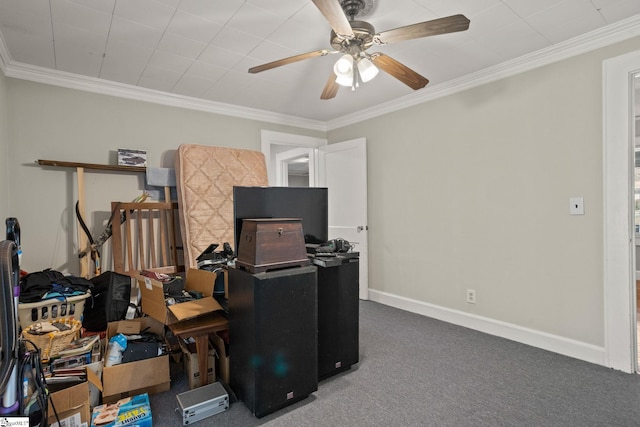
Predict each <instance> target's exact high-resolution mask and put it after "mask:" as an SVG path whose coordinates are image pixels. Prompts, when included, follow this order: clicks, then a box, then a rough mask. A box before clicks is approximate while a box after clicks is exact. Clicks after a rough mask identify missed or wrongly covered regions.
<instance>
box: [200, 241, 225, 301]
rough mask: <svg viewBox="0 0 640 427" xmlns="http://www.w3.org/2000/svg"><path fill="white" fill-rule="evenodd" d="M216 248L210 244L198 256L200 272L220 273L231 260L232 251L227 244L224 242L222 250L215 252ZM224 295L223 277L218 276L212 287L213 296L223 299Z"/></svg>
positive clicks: (216, 246)
mask: <svg viewBox="0 0 640 427" xmlns="http://www.w3.org/2000/svg"><path fill="white" fill-rule="evenodd" d="M218 246H219V245H218V244H217V243H212V244H210V245H209V246H208V247H207V249H205V250H204V251H203V252H202V253H201V254H200V255H198V257H197V258H196V261H197V266H198V268H199V269H200V270H207V271H211V272H214V273H219V272H222V269H223V268H224V266H225V265H227V263H228V262H229V261H230V260H231V259H232V258H233V249H231V245H230V244H229V242H224V243H223V245H222V248H223V249H222V250H221V251H217V252H216V249H217V248H218ZM224 294H225V293H224V275H223V274H218V276H217V277H216V281H215V283H214V286H213V296H214V297H216V298H217V297H224Z"/></svg>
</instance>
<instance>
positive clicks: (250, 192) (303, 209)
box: [233, 187, 329, 252]
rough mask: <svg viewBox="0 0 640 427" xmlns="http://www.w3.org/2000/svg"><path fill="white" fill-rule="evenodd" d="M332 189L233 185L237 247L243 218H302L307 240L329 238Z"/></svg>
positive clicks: (311, 241)
mask: <svg viewBox="0 0 640 427" xmlns="http://www.w3.org/2000/svg"><path fill="white" fill-rule="evenodd" d="M328 194H329V192H328V189H327V188H323V187H233V216H234V226H235V228H234V233H235V234H234V235H235V250H236V252H237V250H238V241H239V239H240V232H241V228H242V220H243V219H249V218H300V219H302V231H303V233H304V240H305V243H309V244H312V243H325V242H326V241H327V240H328V239H329V198H328Z"/></svg>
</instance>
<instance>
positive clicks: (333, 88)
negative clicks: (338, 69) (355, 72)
mask: <svg viewBox="0 0 640 427" xmlns="http://www.w3.org/2000/svg"><path fill="white" fill-rule="evenodd" d="M336 78H337V76H336V73H334V72H331V75H330V76H329V80H327V84H326V85H325V86H324V90H323V91H322V95H320V99H331V98H333V97H335V96H336V95H337V94H338V89H340V85H339V84H338V83H336Z"/></svg>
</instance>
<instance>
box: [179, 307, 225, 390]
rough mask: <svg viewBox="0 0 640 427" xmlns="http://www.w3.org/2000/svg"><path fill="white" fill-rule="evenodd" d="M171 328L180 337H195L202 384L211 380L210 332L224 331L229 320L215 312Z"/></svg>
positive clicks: (184, 321)
mask: <svg viewBox="0 0 640 427" xmlns="http://www.w3.org/2000/svg"><path fill="white" fill-rule="evenodd" d="M169 328H170V329H171V331H172V332H173V333H174V335H175V336H177V337H178V338H183V339H184V338H189V337H193V339H194V340H195V341H196V352H197V353H198V369H200V385H201V386H203V385H207V383H208V382H209V381H208V380H209V375H207V373H208V372H209V366H208V363H207V359H208V357H207V356H208V354H209V334H214V333H216V332H219V331H224V330H225V329H228V328H229V321H228V320H227V318H226V317H224V316H223V315H222V314H220V313H217V312H214V313H210V314H206V315H204V316H199V317H196V318H193V319H189V320H183V321H182V322H178V323H174V324H173V325H169Z"/></svg>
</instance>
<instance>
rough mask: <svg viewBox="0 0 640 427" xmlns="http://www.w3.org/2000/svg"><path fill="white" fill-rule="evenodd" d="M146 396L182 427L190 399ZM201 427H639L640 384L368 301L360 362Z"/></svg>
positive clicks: (156, 416)
mask: <svg viewBox="0 0 640 427" xmlns="http://www.w3.org/2000/svg"><path fill="white" fill-rule="evenodd" d="M171 368H172V386H171V391H168V392H166V393H161V394H157V395H153V396H150V399H151V411H152V414H153V425H154V426H155V427H169V426H180V425H181V424H182V418H181V416H180V414H179V412H178V411H177V402H176V398H175V395H176V394H177V393H181V392H183V391H186V390H187V389H188V386H187V381H186V377H185V375H184V372H182V369H181V367H180V366H179V365H177V364H173V363H172V367H171ZM193 425H195V426H197V427H206V426H238V427H240V426H242V427H246V426H262V425H264V426H285V427H286V426H373V425H381V426H456V427H464V426H474V427H475V426H640V375H635V374H625V373H622V372H619V371H615V370H612V369H608V368H604V367H602V366H598V365H594V364H590V363H587V362H583V361H580V360H576V359H572V358H569V357H565V356H561V355H558V354H555V353H551V352H548V351H545V350H541V349H538V348H534V347H530V346H527V345H523V344H519V343H516V342H513V341H509V340H505V339H502V338H498V337H494V336H491V335H487V334H483V333H480V332H477V331H473V330H470V329H466V328H462V327H459V326H455V325H451V324H448V323H445V322H441V321H438V320H434V319H431V318H428V317H424V316H420V315H417V314H413V313H409V312H406V311H402V310H398V309H395V308H392V307H388V306H385V305H382V304H378V303H375V302H371V301H361V302H360V362H359V363H358V364H357V365H356V366H354V367H353V368H352V369H350V370H348V371H345V372H343V373H340V374H338V375H336V376H333V377H330V378H329V379H326V380H324V381H322V382H320V383H319V385H318V391H317V392H315V393H313V394H311V395H310V396H309V397H307V398H306V399H304V400H302V401H300V402H297V403H295V404H293V405H291V406H288V407H286V408H284V409H281V410H279V411H277V412H275V413H273V414H270V415H267V416H265V417H263V418H260V419H258V418H255V417H254V416H253V415H252V414H251V412H250V411H249V410H248V409H247V407H246V406H245V405H244V404H243V403H242V402H234V403H232V404H231V407H230V408H229V410H228V411H225V412H223V413H220V414H217V415H214V416H211V417H209V418H207V419H204V420H202V421H199V422H197V423H194V424H193Z"/></svg>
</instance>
